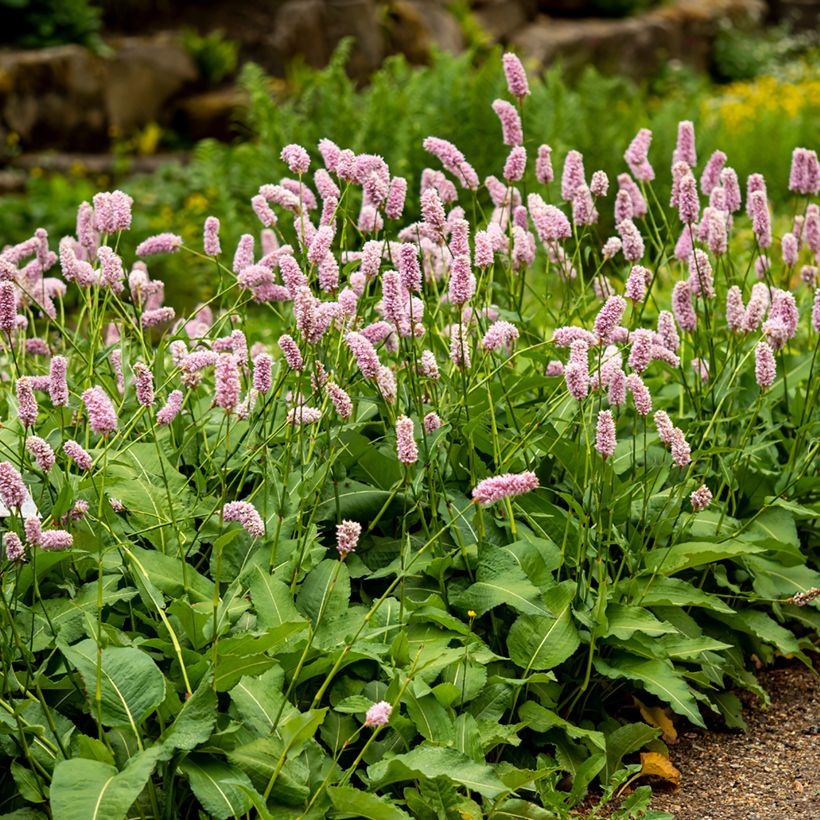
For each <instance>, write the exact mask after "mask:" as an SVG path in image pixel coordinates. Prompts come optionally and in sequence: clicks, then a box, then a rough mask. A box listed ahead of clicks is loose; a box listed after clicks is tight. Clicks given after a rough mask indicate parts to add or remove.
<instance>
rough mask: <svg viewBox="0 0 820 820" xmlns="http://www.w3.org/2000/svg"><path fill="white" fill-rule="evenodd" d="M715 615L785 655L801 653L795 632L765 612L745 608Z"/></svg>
mask: <svg viewBox="0 0 820 820" xmlns="http://www.w3.org/2000/svg"><path fill="white" fill-rule="evenodd" d="M715 617H716V618H717V619H718V620H719V621H722V622H723V623H725V624H728V625H729V626H730V627H732V628H733V629H735V630H737V631H739V632H745V633H747V634H748V635H752V636H753V637H755V638H758V639H759V640H761V641H763V642H764V643H770V644H772V645H773V646H775V647H777V649H778V651H779V652H781V653H782V654H784V655H800V654H802V653H801V652H800V645H799V644H798V643H797V639H796V638H795V637H794V634H793V633H792V632H790V631H789V630H788V629H786V628H785V627H782V626H780V624H779V623H777V621H775V620H774V619H772V618H771V617H769V616H768V615H767V614H766V613H765V612H761V611H760V610H757V609H743V610H740V611H739V612H736V613H735V614H733V615H723V614H716V615H715Z"/></svg>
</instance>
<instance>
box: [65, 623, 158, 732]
mask: <svg viewBox="0 0 820 820" xmlns="http://www.w3.org/2000/svg"><path fill="white" fill-rule="evenodd" d="M58 645H59V647H60V650H61V651H62V653H63V655H64V656H65V658H66V660H68V662H69V663H71V664H72V665H73V666H75V667H76V668H77V671H78V672H79V673H80V676H81V677H82V679H83V683H84V684H85V690H86V694H87V696H88V701H89V707H90V709H91V714H92V715H93V716H94V717H96V716H97V705H96V700H95V693H96V687H97V643H96V641H93V640H91V639H90V638H89V639H88V640H85V641H81V642H80V643H78V644H75V645H74V646H65V645H64V644H58ZM164 699H165V678H164V677H163V674H162V672H160V670H159V668H158V667H157V665H156V664H155V663H154V661H152V660H151V658H150V657H149V656H148V655H147V654H146V653H145V652H143V651H142V650H141V649H137V648H136V647H134V646H125V647H118V646H112V647H108V648H107V649H103V651H102V675H101V701H100V707H101V719H102V722H103V724H104V725H105V726H120V727H124V726H130V727H131V729H132V730H133V731H134V733H135V734H137V735H138V734H139V732H138V727H139V725H140V724H141V723H142V721H143V720H145V718H147V717H148V715H150V714H151V712H153V711H154V709H156V708H157V706H159V704H160V703H162V701H163V700H164Z"/></svg>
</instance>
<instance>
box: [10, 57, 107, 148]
mask: <svg viewBox="0 0 820 820" xmlns="http://www.w3.org/2000/svg"><path fill="white" fill-rule="evenodd" d="M104 84H105V70H104V67H103V65H102V64H101V62H100V60H99V59H98V58H97V57H95V56H94V55H93V54H91V53H90V52H89V51H86V49H84V48H81V47H80V46H58V47H56V48H48V49H42V50H40V51H7V52H2V53H0V122H2V127H3V129H4V130H6V131H7V132H12V133H14V134H16V135H18V136H19V139H20V142H21V143H23V144H24V145H26V144H37V145H40V146H46V147H48V146H56V145H60V144H64V143H66V142H71V143H72V144H73V145H75V146H77V147H78V148H80V149H91V148H95V147H97V146H99V145H100V144H101V143H102V142H105V141H106V127H107V122H106V115H105V111H104V109H103V107H102V105H101V99H102V95H103V88H104Z"/></svg>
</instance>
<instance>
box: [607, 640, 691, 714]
mask: <svg viewBox="0 0 820 820" xmlns="http://www.w3.org/2000/svg"><path fill="white" fill-rule="evenodd" d="M593 664H594V666H595V668H596V669H597V670H598V672H600V673H601V674H602V675H604V676H606V677H608V678H616V679H617V678H626V679H627V680H631V681H635V682H636V683H639V684H640V685H641V686H642V687H643V688H644V689H646V691H647V692H651V693H652V694H653V695H655V696H656V697H658V698H660V699H661V700H662V701H663V702H664V703H668V704H669V705H670V706H671V707H672V709H674V711H676V712H677V713H678V714H679V715H683V716H684V717H685V718H687V719H688V720H689V721H690V722H691V723H694V724H695V726H701V727H704V726H705V724H704V723H703V718H702V717H701V716H700V712H699V711H698V706H697V703H696V701H695V698H694V696H693V695H692V691H691V690H690V689H689V687H688V686H687V685H686V683H685V681H684V680H683V678H682V677H681V675H679V674H678V672H676V671H675V667H674V666H672V664H671V663H669V662H668V661H655V660H645V659H643V658H637V657H635V656H634V655H627V654H624V653H618V654H615V655H613V656H612V657H610V658H607V660H604V659H603V658H600V657H598V658H595V660H593Z"/></svg>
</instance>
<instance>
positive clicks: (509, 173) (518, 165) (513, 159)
mask: <svg viewBox="0 0 820 820" xmlns="http://www.w3.org/2000/svg"><path fill="white" fill-rule="evenodd" d="M526 169H527V149H526V148H524V147H523V146H522V145H516V146H515V147H514V148H513V149H512V150H511V151H510V153H509V156H508V157H507V161H506V162H505V163H504V179H506V180H507V181H508V182H518V181H520V180H521V179H522V178H523V177H524V171H525V170H526Z"/></svg>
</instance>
